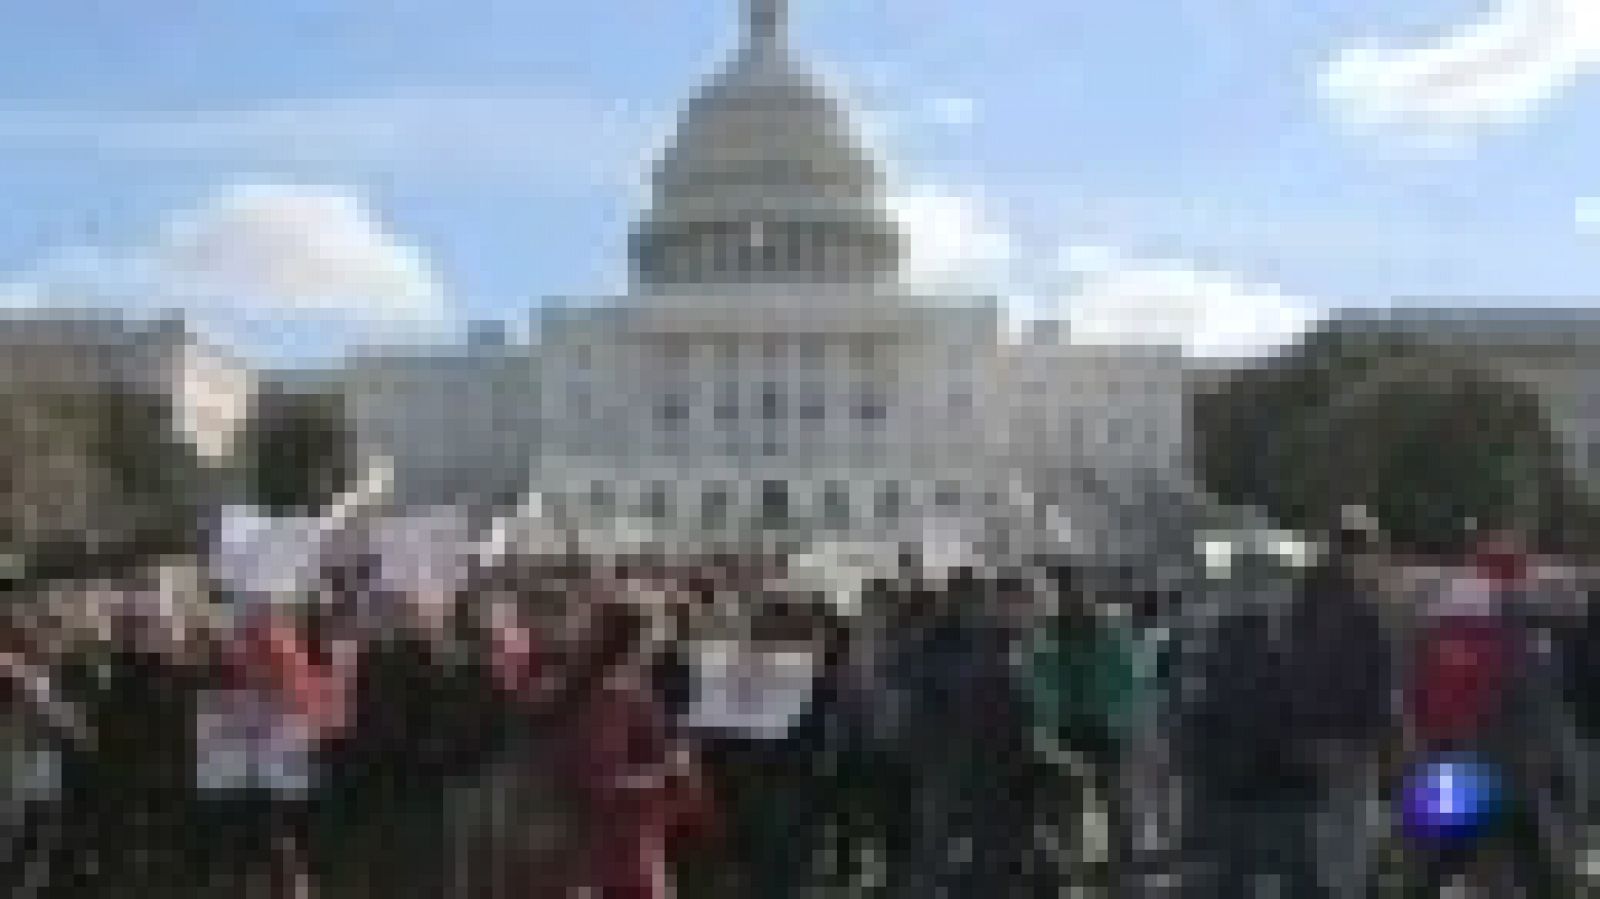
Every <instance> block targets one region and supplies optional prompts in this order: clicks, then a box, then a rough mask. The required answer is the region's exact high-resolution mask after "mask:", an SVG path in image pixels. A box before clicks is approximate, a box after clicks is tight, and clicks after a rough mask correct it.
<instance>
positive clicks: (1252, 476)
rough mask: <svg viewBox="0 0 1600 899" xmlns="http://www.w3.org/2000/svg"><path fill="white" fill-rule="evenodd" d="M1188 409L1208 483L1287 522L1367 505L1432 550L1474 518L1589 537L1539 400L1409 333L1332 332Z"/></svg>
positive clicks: (1584, 511)
mask: <svg viewBox="0 0 1600 899" xmlns="http://www.w3.org/2000/svg"><path fill="white" fill-rule="evenodd" d="M1193 412H1194V416H1193V420H1194V427H1195V436H1196V447H1197V456H1198V463H1199V468H1200V477H1201V479H1202V481H1203V482H1204V483H1205V484H1206V486H1207V487H1208V488H1209V489H1210V490H1211V491H1212V492H1213V493H1215V494H1216V495H1217V496H1218V497H1219V498H1221V499H1222V500H1223V501H1224V502H1228V503H1237V504H1241V505H1251V506H1256V507H1259V508H1261V509H1263V510H1264V511H1266V512H1267V513H1268V514H1269V515H1270V516H1272V517H1273V518H1275V519H1277V520H1278V521H1279V522H1281V523H1282V524H1284V525H1287V526H1289V527H1295V528H1307V529H1317V528H1321V527H1324V526H1326V525H1327V523H1328V522H1330V521H1331V520H1333V518H1334V516H1335V515H1336V514H1337V512H1338V510H1339V508H1340V507H1341V506H1344V505H1348V504H1361V505H1365V506H1367V507H1368V508H1369V509H1371V510H1372V511H1373V513H1374V514H1375V515H1376V516H1377V517H1378V519H1379V521H1380V522H1382V524H1383V526H1384V529H1385V530H1386V532H1387V533H1388V534H1389V536H1390V537H1391V538H1392V539H1393V540H1394V541H1395V542H1396V543H1397V544H1398V545H1400V546H1401V547H1404V548H1408V549H1413V550H1420V551H1425V552H1437V551H1441V550H1444V549H1446V548H1448V547H1450V546H1452V545H1455V544H1456V543H1457V542H1458V541H1459V539H1460V538H1461V537H1462V536H1463V535H1464V533H1465V528H1466V525H1467V523H1468V522H1475V523H1476V524H1477V525H1478V526H1498V525H1516V526H1519V527H1523V528H1526V529H1528V530H1530V531H1532V532H1534V533H1535V534H1537V535H1538V536H1540V537H1541V538H1542V539H1543V541H1544V543H1545V544H1546V545H1549V546H1552V547H1556V548H1561V547H1564V546H1566V545H1567V544H1570V543H1574V542H1581V541H1582V540H1584V539H1586V538H1587V536H1588V534H1589V533H1591V532H1592V522H1593V519H1594V513H1593V510H1592V508H1591V506H1590V504H1589V503H1588V502H1587V501H1586V499H1585V497H1584V496H1583V494H1582V491H1581V488H1579V487H1578V486H1577V485H1576V484H1575V482H1574V481H1573V479H1572V477H1571V475H1570V473H1569V471H1568V469H1567V468H1566V466H1565V465H1564V459H1563V456H1562V449H1561V446H1560V444H1559V442H1558V441H1557V440H1556V438H1555V437H1554V435H1553V434H1552V432H1551V429H1550V426H1549V422H1548V421H1547V418H1546V415H1545V411H1544V409H1543V407H1542V405H1541V404H1540V402H1539V400H1538V398H1537V397H1536V396H1535V395H1533V394H1532V393H1531V392H1530V391H1529V390H1527V389H1525V388H1523V387H1521V386H1519V385H1516V384H1513V383H1510V382H1507V381H1505V380H1503V379H1500V378H1498V377H1495V376H1494V375H1491V374H1490V373H1488V372H1486V371H1484V370H1482V369H1480V368H1479V367H1477V366H1475V365H1474V364H1473V363H1472V360H1470V359H1468V358H1466V357H1465V356H1463V355H1460V354H1456V353H1454V352H1451V351H1449V350H1447V349H1444V348H1442V347H1440V346H1436V345H1432V344H1429V343H1426V342H1423V341H1419V340H1416V339H1412V338H1409V337H1406V336H1404V335H1401V334H1397V333H1393V332H1388V331H1384V330H1380V329H1376V328H1369V329H1366V330H1352V329H1347V328H1325V329H1323V330H1321V331H1318V332H1316V333H1314V334H1312V335H1311V336H1309V337H1308V338H1307V339H1306V340H1304V341H1303V342H1302V343H1300V344H1299V345H1298V346H1296V347H1294V348H1291V349H1290V350H1287V351H1285V352H1284V353H1283V354H1282V355H1281V356H1279V357H1277V358H1275V359H1273V360H1270V361H1269V362H1268V363H1266V364H1264V365H1261V366H1257V367H1253V368H1247V369H1242V370H1240V371H1238V372H1236V373H1235V374H1234V375H1233V376H1232V377H1231V378H1230V379H1229V380H1228V382H1227V383H1225V384H1224V385H1222V387H1221V388H1220V389H1217V390H1214V391H1210V392H1206V393H1202V394H1200V395H1197V396H1196V397H1195V400H1194V409H1193Z"/></svg>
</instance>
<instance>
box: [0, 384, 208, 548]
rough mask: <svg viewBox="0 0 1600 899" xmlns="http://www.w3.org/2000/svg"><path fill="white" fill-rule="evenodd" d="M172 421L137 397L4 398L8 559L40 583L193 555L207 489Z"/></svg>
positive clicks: (0, 527) (0, 420)
mask: <svg viewBox="0 0 1600 899" xmlns="http://www.w3.org/2000/svg"><path fill="white" fill-rule="evenodd" d="M169 413H170V410H169V407H168V405H167V403H166V402H165V401H164V400H163V398H161V397H158V396H152V395H147V394H144V393H141V392H138V391H134V390H117V389H100V390H95V391H87V392H76V393H32V392H22V391H8V392H5V393H3V394H0V428H4V429H5V432H6V433H7V435H8V439H7V441H6V442H5V444H4V449H3V450H0V493H3V494H4V504H5V511H4V515H3V516H0V545H3V546H4V548H5V552H6V553H7V554H9V555H11V556H14V557H17V558H20V559H21V560H23V565H24V568H25V570H26V571H27V572H28V573H29V576H33V575H35V574H39V573H41V572H43V571H44V570H46V569H49V570H55V569H58V568H59V569H61V570H63V571H69V570H70V571H77V572H80V573H87V572H90V571H93V570H101V569H104V568H106V567H108V566H110V567H115V566H116V565H117V564H120V563H119V561H118V560H124V559H128V558H133V557H136V556H140V555H147V554H160V553H174V552H184V551H187V550H189V549H191V548H192V547H193V545H194V541H195V538H196V536H197V532H198V528H197V524H198V518H197V511H198V503H199V502H200V499H201V497H202V495H203V491H204V486H205V483H206V481H205V479H204V473H203V471H202V466H201V465H200V462H199V460H198V458H197V456H196V455H195V453H194V451H193V449H192V447H191V446H190V445H189V444H188V443H187V442H186V441H184V440H182V439H181V438H180V437H179V436H178V435H177V433H176V432H175V431H174V429H173V426H172V421H171V418H170V414H169ZM41 576H42V575H41Z"/></svg>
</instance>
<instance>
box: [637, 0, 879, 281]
mask: <svg viewBox="0 0 1600 899" xmlns="http://www.w3.org/2000/svg"><path fill="white" fill-rule="evenodd" d="M746 6H747V16H748V22H747V27H746V34H745V42H744V45H743V46H742V47H741V49H740V50H739V52H738V53H737V54H736V55H735V56H734V58H733V59H732V60H731V61H730V62H729V63H728V64H727V65H726V66H725V67H724V68H723V69H722V70H721V71H719V72H718V73H717V74H716V75H715V76H713V77H712V78H711V79H710V80H709V81H708V82H707V83H706V85H705V86H704V87H703V88H702V89H701V91H700V93H699V94H698V95H696V96H695V97H694V98H693V99H691V100H690V101H689V102H688V104H686V105H685V107H684V109H683V113H682V115H681V116H680V117H679V120H678V127H677V131H676V134H675V136H674V138H673V140H672V142H671V144H670V145H669V146H668V148H667V149H666V151H665V152H664V153H663V155H662V157H661V158H660V160H659V161H658V163H657V165H656V168H655V171H654V182H653V193H652V204H651V208H650V209H649V210H648V211H647V212H646V214H645V215H644V217H643V218H642V220H641V221H640V222H639V224H638V225H637V226H636V228H635V230H634V233H633V239H632V248H631V251H632V259H633V265H634V273H635V277H636V279H637V281H638V282H639V283H640V285H642V286H644V287H646V288H663V287H665V288H670V287H673V286H679V285H691V284H729V283H735V284H737V283H760V282H775V283H861V282H868V283H871V282H879V281H887V280H892V279H894V278H895V277H896V276H897V274H898V271H899V263H900V256H901V250H902V238H901V236H900V233H899V230H898V228H897V227H896V225H895V224H894V222H893V220H892V218H891V217H890V215H889V213H888V211H887V208H886V205H885V203H884V198H883V173H882V171H881V169H880V167H879V165H878V163H877V161H876V160H875V159H874V158H873V157H872V156H871V154H869V153H868V152H867V151H866V149H865V148H864V147H862V146H861V144H860V142H859V141H858V139H857V137H856V134H855V130H854V128H853V126H852V123H851V121H850V117H849V114H848V111H847V110H846V109H845V108H843V106H842V104H840V103H839V102H838V101H837V100H835V99H834V98H833V97H832V96H831V95H830V94H829V93H828V92H827V90H826V89H825V87H824V86H823V85H822V83H821V82H820V80H819V79H818V78H817V76H816V75H815V74H814V73H812V72H811V71H810V70H809V69H808V68H806V67H805V66H804V65H803V64H802V63H800V62H799V61H797V60H796V59H795V58H794V56H793V55H792V54H791V53H790V51H789V49H788V46H787V43H786V41H785V39H784V21H783V19H784V17H783V6H784V0H746Z"/></svg>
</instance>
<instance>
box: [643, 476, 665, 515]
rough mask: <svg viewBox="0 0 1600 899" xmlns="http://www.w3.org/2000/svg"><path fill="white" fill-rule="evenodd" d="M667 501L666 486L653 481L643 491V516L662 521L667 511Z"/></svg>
mask: <svg viewBox="0 0 1600 899" xmlns="http://www.w3.org/2000/svg"><path fill="white" fill-rule="evenodd" d="M668 505H669V504H668V501H667V487H666V485H665V484H661V483H653V484H651V485H650V489H649V490H647V491H645V496H644V516H645V517H646V518H648V519H650V520H652V521H663V520H665V519H666V518H667V515H668V513H669V509H668Z"/></svg>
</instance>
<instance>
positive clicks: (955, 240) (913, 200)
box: [889, 185, 1017, 291]
mask: <svg viewBox="0 0 1600 899" xmlns="http://www.w3.org/2000/svg"><path fill="white" fill-rule="evenodd" d="M889 209H890V212H891V213H892V214H893V215H894V217H895V219H896V220H897V221H898V222H899V223H900V227H901V229H902V231H903V233H904V234H905V238H906V256H905V262H904V267H903V273H904V278H905V281H906V283H908V284H910V285H912V286H914V287H917V288H920V289H925V290H956V291H972V290H978V291H983V290H995V289H997V288H1000V287H1002V286H1003V284H1004V281H1005V280H1006V278H1007V275H1008V269H1009V268H1010V266H1011V265H1012V263H1013V262H1014V261H1015V260H1016V257H1017V247H1016V241H1015V238H1014V237H1013V235H1012V233H1011V231H1010V229H1009V228H1008V227H1006V226H1005V225H1004V224H1003V223H1002V222H1001V221H1000V220H999V216H998V215H997V214H996V213H995V211H994V210H992V209H991V208H989V207H988V206H987V205H986V204H985V202H984V200H983V198H982V196H981V195H980V194H978V193H976V192H968V193H960V192H954V191H951V190H949V189H946V188H941V187H935V186H929V185H922V186H918V187H914V188H910V189H906V190H901V191H897V192H895V193H894V194H893V195H892V196H891V197H890V199H889Z"/></svg>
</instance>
